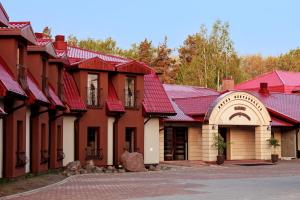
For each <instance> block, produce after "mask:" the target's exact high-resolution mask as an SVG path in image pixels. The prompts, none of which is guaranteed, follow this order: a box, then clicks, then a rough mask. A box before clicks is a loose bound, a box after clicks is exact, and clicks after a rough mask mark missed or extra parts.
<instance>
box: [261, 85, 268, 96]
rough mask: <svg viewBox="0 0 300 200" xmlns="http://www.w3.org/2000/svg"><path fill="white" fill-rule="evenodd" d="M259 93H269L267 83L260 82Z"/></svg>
mask: <svg viewBox="0 0 300 200" xmlns="http://www.w3.org/2000/svg"><path fill="white" fill-rule="evenodd" d="M259 93H261V94H264V95H268V94H269V89H268V83H260V88H259Z"/></svg>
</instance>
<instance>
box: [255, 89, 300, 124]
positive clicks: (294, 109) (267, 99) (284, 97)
mask: <svg viewBox="0 0 300 200" xmlns="http://www.w3.org/2000/svg"><path fill="white" fill-rule="evenodd" d="M251 93H252V94H253V95H254V96H256V97H257V98H258V99H259V100H260V101H262V102H263V104H264V105H265V106H266V108H267V109H268V110H269V112H270V113H271V115H279V116H281V117H283V118H284V119H287V120H293V121H294V122H295V123H300V103H299V102H300V95H298V94H284V93H269V95H263V94H261V93H259V92H251Z"/></svg>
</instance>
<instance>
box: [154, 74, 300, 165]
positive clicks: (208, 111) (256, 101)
mask: <svg viewBox="0 0 300 200" xmlns="http://www.w3.org/2000/svg"><path fill="white" fill-rule="evenodd" d="M281 73H284V72H281ZM286 74H289V73H286ZM291 74H294V73H291ZM287 78H288V77H287ZM299 78H300V76H299ZM254 80H256V79H254ZM227 81H228V80H226V81H225V82H226V84H227ZM270 81H272V79H271V80H270ZM250 82H252V81H248V82H247V84H248V83H250ZM256 84H257V83H256ZM229 85H232V84H229ZM241 85H243V83H242V84H241ZM238 86H240V85H238ZM254 86H256V85H254ZM225 87H226V86H225ZM249 87H250V90H249V91H247V90H238V89H232V90H227V91H224V92H222V93H219V92H217V91H213V90H210V89H207V88H200V87H192V86H178V85H164V88H165V90H166V92H167V94H168V96H169V98H170V100H171V101H172V105H173V107H174V108H175V110H176V113H177V115H176V116H171V117H167V118H165V119H164V131H161V132H160V151H161V154H160V160H161V161H164V160H203V161H214V160H216V155H217V151H216V149H214V147H213V146H212V144H213V136H214V134H216V133H220V134H221V135H222V137H223V138H224V140H225V141H226V142H228V143H229V146H228V147H227V149H226V152H225V156H226V159H227V160H249V159H259V160H269V159H270V154H271V149H270V147H269V145H268V143H267V141H266V140H267V139H269V138H271V137H275V138H277V139H278V140H279V142H280V144H281V146H280V147H279V148H277V153H278V154H279V157H289V158H297V157H299V153H298V152H299V149H300V148H299V144H298V138H299V128H298V125H299V122H300V115H299V114H298V113H299V110H300V107H299V105H298V102H299V101H300V96H299V95H298V94H286V93H278V92H271V91H270V90H269V87H268V83H265V82H263V83H260V87H259V88H257V89H255V88H254V87H251V84H249ZM253 88H254V89H253ZM297 154H298V155H297Z"/></svg>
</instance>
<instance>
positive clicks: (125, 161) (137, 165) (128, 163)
mask: <svg viewBox="0 0 300 200" xmlns="http://www.w3.org/2000/svg"><path fill="white" fill-rule="evenodd" d="M121 162H122V165H123V167H124V169H125V170H126V171H129V172H145V171H147V170H146V168H145V165H144V159H143V155H142V154H141V153H138V152H133V153H129V152H128V151H125V152H124V153H123V154H122V156H121Z"/></svg>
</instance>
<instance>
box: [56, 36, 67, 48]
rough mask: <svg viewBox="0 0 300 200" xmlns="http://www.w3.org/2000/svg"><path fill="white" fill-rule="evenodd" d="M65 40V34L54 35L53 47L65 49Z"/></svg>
mask: <svg viewBox="0 0 300 200" xmlns="http://www.w3.org/2000/svg"><path fill="white" fill-rule="evenodd" d="M67 46H68V45H67V42H65V36H64V35H57V36H55V41H54V47H55V48H56V49H57V50H64V51H66V50H67Z"/></svg>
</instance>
